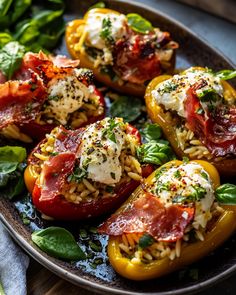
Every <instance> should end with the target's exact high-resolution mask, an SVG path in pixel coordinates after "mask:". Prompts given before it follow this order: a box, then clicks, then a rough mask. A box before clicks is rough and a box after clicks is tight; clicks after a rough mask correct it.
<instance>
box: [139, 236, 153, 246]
mask: <svg viewBox="0 0 236 295" xmlns="http://www.w3.org/2000/svg"><path fill="white" fill-rule="evenodd" d="M154 242H155V239H154V238H153V237H152V236H150V235H149V234H144V235H143V236H142V237H141V238H140V239H139V241H138V247H139V248H141V249H145V248H147V247H149V246H151V245H152V244H153V243H154Z"/></svg>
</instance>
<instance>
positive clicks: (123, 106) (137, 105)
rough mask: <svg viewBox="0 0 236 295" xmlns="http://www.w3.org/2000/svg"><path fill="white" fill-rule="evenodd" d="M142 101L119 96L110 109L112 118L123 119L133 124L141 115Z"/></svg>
mask: <svg viewBox="0 0 236 295" xmlns="http://www.w3.org/2000/svg"><path fill="white" fill-rule="evenodd" d="M142 106H143V104H142V101H141V100H140V99H139V98H137V97H130V96H119V98H118V99H116V100H115V101H114V102H113V103H112V104H111V108H110V114H111V116H112V117H121V118H123V119H124V121H126V122H132V121H134V120H136V119H137V118H138V117H139V116H140V115H141V109H142Z"/></svg>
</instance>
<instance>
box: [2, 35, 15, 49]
mask: <svg viewBox="0 0 236 295" xmlns="http://www.w3.org/2000/svg"><path fill="white" fill-rule="evenodd" d="M12 40H13V39H12V36H11V35H10V34H8V33H0V48H2V47H3V46H4V45H6V44H7V43H9V42H11V41H12Z"/></svg>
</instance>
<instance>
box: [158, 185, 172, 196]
mask: <svg viewBox="0 0 236 295" xmlns="http://www.w3.org/2000/svg"><path fill="white" fill-rule="evenodd" d="M170 188H171V183H170V182H166V183H158V184H157V186H156V194H157V195H158V194H159V193H160V192H162V191H169V190H170Z"/></svg>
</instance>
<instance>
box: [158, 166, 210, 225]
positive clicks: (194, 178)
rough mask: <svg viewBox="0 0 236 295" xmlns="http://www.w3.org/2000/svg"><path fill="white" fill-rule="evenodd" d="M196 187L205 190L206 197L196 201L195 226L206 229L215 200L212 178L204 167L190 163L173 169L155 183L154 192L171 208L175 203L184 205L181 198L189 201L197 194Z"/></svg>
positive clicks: (164, 173)
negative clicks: (190, 197) (189, 198)
mask: <svg viewBox="0 0 236 295" xmlns="http://www.w3.org/2000/svg"><path fill="white" fill-rule="evenodd" d="M196 186H197V187H200V188H203V189H204V190H205V194H204V196H203V197H202V198H200V199H199V200H196V201H195V209H196V210H195V216H194V226H195V227H196V228H198V227H199V225H201V226H202V227H205V226H206V224H207V222H208V221H209V220H210V219H211V213H210V209H211V207H212V204H213V202H214V200H215V196H214V190H213V186H212V183H211V180H210V177H209V175H208V174H207V172H206V171H205V170H203V168H202V166H200V165H199V164H197V163H188V164H183V165H180V166H178V167H172V168H170V169H168V170H167V171H165V172H163V174H161V176H160V177H159V178H158V181H157V183H155V186H154V190H155V192H156V193H157V196H158V198H160V200H161V202H163V203H164V204H165V205H166V206H170V205H172V204H173V203H180V204H181V203H183V202H184V200H183V199H181V197H184V198H186V199H187V198H188V197H189V196H191V195H193V194H195V193H196V191H195V189H194V187H196ZM179 197H180V198H179ZM178 198H179V201H178ZM173 200H174V202H173ZM186 218H187V216H186Z"/></svg>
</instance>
